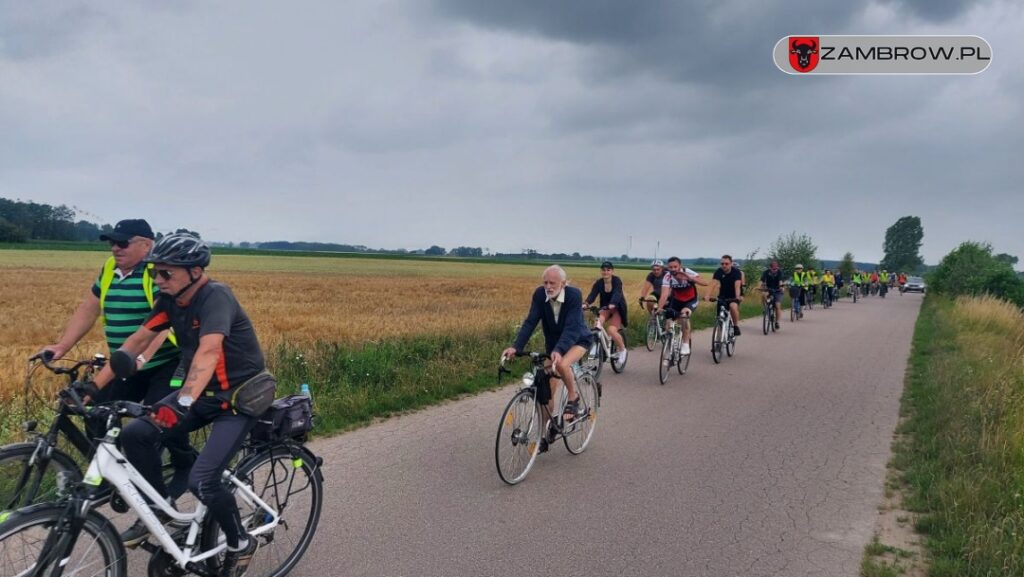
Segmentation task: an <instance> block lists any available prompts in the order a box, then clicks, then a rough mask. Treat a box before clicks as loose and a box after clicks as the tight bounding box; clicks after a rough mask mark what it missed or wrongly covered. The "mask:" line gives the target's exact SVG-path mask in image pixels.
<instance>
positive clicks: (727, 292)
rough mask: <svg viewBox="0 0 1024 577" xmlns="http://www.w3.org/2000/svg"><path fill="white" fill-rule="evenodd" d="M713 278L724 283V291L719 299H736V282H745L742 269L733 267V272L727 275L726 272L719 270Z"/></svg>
mask: <svg viewBox="0 0 1024 577" xmlns="http://www.w3.org/2000/svg"><path fill="white" fill-rule="evenodd" d="M712 278H714V279H715V280H717V281H718V282H720V283H722V290H720V291H719V292H718V298H722V299H734V298H736V297H737V296H738V295H737V294H736V281H740V280H743V275H741V274H740V269H738V268H736V267H732V272H730V273H728V274H726V272H725V271H724V270H722V269H721V268H719V269H718V270H716V271H715V276H713V277H712Z"/></svg>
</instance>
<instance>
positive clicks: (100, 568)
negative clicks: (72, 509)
mask: <svg viewBox="0 0 1024 577" xmlns="http://www.w3.org/2000/svg"><path fill="white" fill-rule="evenodd" d="M65 510H66V506H64V505H58V504H53V503H44V504H40V505H36V506H33V507H30V508H27V509H21V510H18V511H15V512H12V513H10V516H8V517H7V518H6V519H5V520H4V521H3V522H2V523H0V577H14V576H16V575H17V576H22V575H29V574H31V575H53V574H56V573H58V572H60V573H62V574H64V575H83V576H90V575H103V576H104V577H124V576H125V575H127V573H128V560H127V558H126V556H125V551H124V546H123V545H122V544H121V539H120V537H119V536H118V534H117V531H116V530H115V529H114V526H113V525H111V524H110V521H108V520H107V519H106V518H105V517H103V516H102V515H100V514H99V513H97V512H96V511H90V512H89V513H88V514H87V515H86V517H85V522H84V523H83V524H82V530H81V531H80V532H79V533H78V535H72V534H70V533H69V532H67V531H61V530H56V529H55V527H59V526H60V525H61V520H62V518H63V517H64V513H65ZM71 539H75V540H74V546H73V547H72V549H71V552H70V554H67V555H66V554H65V553H66V549H67V543H68V542H69V540H71Z"/></svg>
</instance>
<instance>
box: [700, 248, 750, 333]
mask: <svg viewBox="0 0 1024 577" xmlns="http://www.w3.org/2000/svg"><path fill="white" fill-rule="evenodd" d="M719 264H720V265H721V266H720V267H719V268H718V270H716V271H715V274H714V276H713V277H711V290H710V291H709V292H710V294H709V295H708V300H709V301H714V300H715V299H716V297H720V298H722V299H728V300H734V301H735V302H730V303H729V314H731V315H732V324H733V326H734V328H735V330H734V332H733V334H735V335H736V336H737V337H738V336H740V305H739V303H741V302H743V295H741V294H740V285H742V284H743V275H741V274H740V269H738V268H736V267H734V266H733V265H732V257H731V256H729V255H727V254H724V255H722V260H721V262H720V263H719Z"/></svg>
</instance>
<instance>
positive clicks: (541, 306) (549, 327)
mask: <svg viewBox="0 0 1024 577" xmlns="http://www.w3.org/2000/svg"><path fill="white" fill-rule="evenodd" d="M541 281H542V282H543V285H542V286H539V287H537V289H536V290H535V291H533V297H532V299H531V301H530V312H529V313H528V314H527V315H526V319H525V320H524V321H523V325H522V327H521V328H520V329H519V334H518V335H516V340H515V342H514V343H513V345H512V346H511V347H509V348H507V349H505V350H504V351H503V352H502V353H501V354H502V356H503V357H504V358H506V359H507V358H511V357H513V356H515V355H516V354H519V353H522V352H523V349H524V348H525V347H526V343H527V342H528V341H529V340H530V337H531V336H532V335H533V331H534V330H535V329H536V328H537V323H540V324H541V328H542V329H543V331H544V346H545V351H546V352H547V354H548V355H549V356H550V357H551V360H550V364H549V365H548V366H549V367H552V368H553V369H554V374H553V375H552V378H551V381H552V385H551V393H552V394H551V398H550V399H548V403H547V406H548V414H549V415H550V414H551V413H552V412H553V411H554V410H555V398H556V396H555V394H554V393H555V392H556V391H557V386H558V381H559V380H561V381H563V382H564V383H565V390H566V393H567V395H568V396H567V397H566V398H567V399H568V402H567V403H566V405H565V412H564V417H565V418H566V420H572V419H575V418H577V417H582V416H583V415H584V413H585V412H586V409H585V408H584V407H582V406H581V405H580V397H579V394H578V393H577V392H576V378H575V375H573V372H572V365H573V364H574V363H576V362H579V360H580V359H582V358H583V356H584V355H586V354H587V349H589V348H590V344H591V340H592V337H591V334H590V329H589V328H587V323H586V322H584V320H583V293H582V292H580V289H578V288H575V287H571V286H566V275H565V269H563V268H562V267H560V266H558V265H552V266H549V267H548V268H547V269H545V270H544V273H543V274H542V275H541ZM545 447H546V445H545Z"/></svg>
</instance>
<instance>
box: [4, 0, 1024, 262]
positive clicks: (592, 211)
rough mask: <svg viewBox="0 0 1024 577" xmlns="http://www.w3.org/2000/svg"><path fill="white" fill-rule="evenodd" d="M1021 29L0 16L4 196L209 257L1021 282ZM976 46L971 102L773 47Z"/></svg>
mask: <svg viewBox="0 0 1024 577" xmlns="http://www.w3.org/2000/svg"><path fill="white" fill-rule="evenodd" d="M1022 5H1024V3H1021V2H1019V1H1016V0H1013V1H999V0H992V1H976V2H970V1H959V0H902V1H900V0H876V1H863V0H849V1H846V2H828V3H825V2H807V1H806V0H804V1H800V2H795V1H782V0H756V1H755V0H746V1H728V0H724V1H721V0H720V1H716V2H709V1H688V2H683V1H677V2H669V1H665V2H643V1H639V2H626V1H620V2H611V1H607V0H575V1H567V0H562V1H557V2H555V1H550V0H529V1H527V0H524V1H511V0H502V1H490V0H488V1H484V0H435V1H426V0H423V1H415V0H378V1H375V2H366V1H361V0H346V1H345V2H337V1H333V0H322V1H315V2H302V1H299V2H287V3H282V2H262V1H252V0H249V1H245V2H242V1H223V2H199V1H187V0H185V1H174V2H170V1H163V0H161V1H156V0H152V1H144V2H143V1H140V2H102V1H89V2H71V1H67V2H24V1H21V0H0V196H3V197H7V198H20V199H22V200H33V201H36V202H45V203H50V204H67V205H69V206H76V207H79V208H81V209H83V210H84V211H87V212H84V213H80V216H81V217H82V218H85V219H87V220H93V221H98V222H114V221H117V220H119V219H122V218H131V217H144V218H147V219H148V220H149V221H150V222H151V223H152V224H153V225H154V227H155V228H157V229H159V230H169V229H173V228H177V227H180V226H184V227H187V228H191V229H195V230H198V231H200V232H201V233H203V235H204V237H206V238H208V239H211V240H223V241H228V240H233V241H236V242H237V241H242V240H250V241H268V240H309V241H325V242H342V243H351V244H364V245H367V246H371V247H386V248H398V247H405V248H424V247H427V246H429V245H431V244H439V245H442V246H445V247H448V248H451V247H454V246H458V245H467V246H481V247H486V248H489V249H491V250H492V251H519V250H521V249H524V248H532V249H535V250H539V251H542V252H574V251H579V252H582V253H590V254H616V255H617V254H622V253H624V252H625V251H626V249H627V243H628V241H629V240H628V239H629V238H630V236H631V237H632V250H631V251H630V253H631V254H632V255H643V256H649V255H653V254H654V250H655V245H656V243H657V242H658V241H659V240H660V242H661V255H667V254H669V253H676V254H680V255H683V256H700V255H718V254H721V253H722V252H732V253H734V254H737V255H742V254H744V253H746V252H747V251H749V250H752V249H754V248H758V247H761V248H762V250H764V249H767V248H768V246H769V244H770V243H771V242H772V241H773V240H774V239H775V238H776V237H778V236H779V235H780V234H783V233H788V232H789V231H792V230H796V231H799V232H806V233H808V234H810V235H811V236H812V237H813V238H814V240H815V241H816V242H817V244H818V245H819V256H820V257H824V258H838V257H840V256H841V255H842V253H843V252H845V251H847V250H849V251H852V252H853V253H854V254H855V256H856V257H857V259H858V260H862V261H874V260H877V259H879V258H880V257H881V256H882V241H883V237H884V234H885V229H886V228H887V227H888V226H889V225H891V224H892V223H893V222H895V221H896V220H897V219H898V218H899V217H901V216H904V215H917V216H920V217H921V219H922V222H923V225H924V229H925V238H924V246H923V247H922V253H923V255H924V257H925V260H926V262H929V263H935V262H937V261H938V259H940V258H941V257H942V256H943V255H944V254H945V253H947V252H948V251H949V250H950V249H951V248H953V247H954V246H955V245H956V244H958V243H959V242H960V241H962V240H967V239H974V240H983V241H989V242H991V243H992V244H993V245H994V247H995V248H996V250H997V251H999V252H1009V253H1012V254H1017V255H1020V256H1021V257H1022V258H1024V234H1022V233H1021V228H1020V223H1021V222H1022V220H1024V198H1022V195H1021V194H1020V192H1021V186H1022V182H1024V156H1022V152H1024V147H1022V140H1024V117H1022V98H1024V66H1022V65H1021V62H1022V61H1024V58H1022V57H1024V54H1022V51H1024V40H1022V38H1024V35H1022V34H1021V31H1022V30H1024V8H1022ZM946 33H950V34H975V35H979V36H982V37H984V38H986V39H987V40H988V42H989V43H990V44H991V46H992V49H993V60H992V65H991V66H990V67H989V69H988V70H986V71H985V72H983V73H982V74H980V75H976V76H927V77H913V76H901V77H871V76H850V77H824V76H817V77H809V76H789V75H786V74H783V73H782V72H780V71H779V70H778V69H776V68H775V66H774V64H773V63H772V58H771V52H772V48H773V46H774V44H775V42H776V41H777V40H778V39H779V38H780V37H782V36H784V35H788V34H946Z"/></svg>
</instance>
